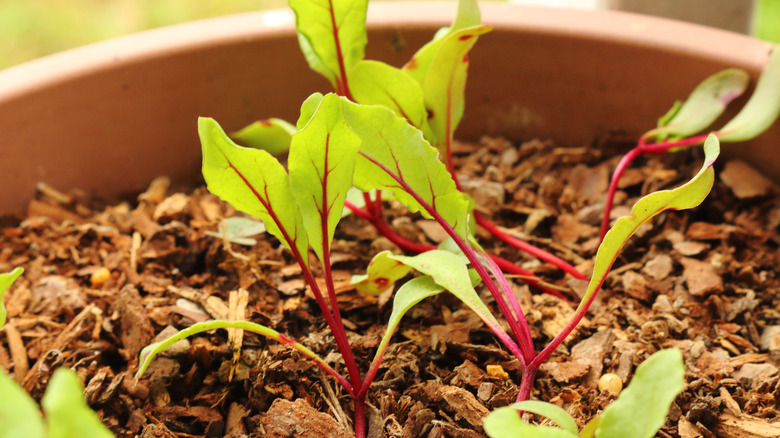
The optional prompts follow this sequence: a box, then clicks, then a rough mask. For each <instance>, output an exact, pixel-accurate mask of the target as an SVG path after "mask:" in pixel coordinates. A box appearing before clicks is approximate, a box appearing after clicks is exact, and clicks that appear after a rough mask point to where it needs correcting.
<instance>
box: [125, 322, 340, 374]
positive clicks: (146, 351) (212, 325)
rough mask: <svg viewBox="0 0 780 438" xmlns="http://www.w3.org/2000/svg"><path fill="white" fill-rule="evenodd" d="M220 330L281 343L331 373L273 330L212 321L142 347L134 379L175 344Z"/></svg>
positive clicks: (308, 352)
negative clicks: (242, 332) (194, 336)
mask: <svg viewBox="0 0 780 438" xmlns="http://www.w3.org/2000/svg"><path fill="white" fill-rule="evenodd" d="M220 328H235V329H241V330H246V331H249V332H252V333H257V334H258V335H261V336H265V337H266V338H269V339H273V340H275V341H278V342H281V343H283V344H287V345H289V346H291V347H293V348H295V349H296V350H298V352H300V353H301V354H303V355H304V356H306V357H308V358H309V359H312V360H313V361H314V362H315V363H317V365H319V366H320V367H321V368H323V369H325V370H331V371H332V369H331V368H330V365H328V364H327V363H326V362H325V361H324V360H323V359H322V358H320V357H319V356H317V354H316V353H314V352H313V351H311V350H310V349H308V348H306V346H305V345H303V344H301V343H299V342H295V341H293V340H291V339H290V338H288V337H286V336H284V335H283V334H281V333H279V332H277V331H276V330H274V329H271V328H268V327H266V326H264V325H261V324H256V323H253V322H249V321H223V320H214V321H206V322H199V323H197V324H193V325H191V326H189V327H187V328H186V329H184V330H180V331H179V332H178V333H176V334H174V335H172V336H171V337H169V338H168V339H166V340H164V341H161V342H155V343H154V344H149V345H147V346H146V347H144V348H143V350H141V353H140V354H139V361H138V372H136V374H135V378H136V379H139V378H141V376H143V375H144V373H145V372H146V369H147V368H149V365H150V364H151V362H152V360H153V359H154V357H155V356H157V355H158V354H160V353H162V352H164V351H165V350H167V349H169V348H171V346H172V345H173V344H175V343H176V342H178V341H180V340H182V339H185V338H188V337H190V336H193V335H196V334H198V333H203V332H207V331H209V330H215V329H220ZM334 372H335V371H334Z"/></svg>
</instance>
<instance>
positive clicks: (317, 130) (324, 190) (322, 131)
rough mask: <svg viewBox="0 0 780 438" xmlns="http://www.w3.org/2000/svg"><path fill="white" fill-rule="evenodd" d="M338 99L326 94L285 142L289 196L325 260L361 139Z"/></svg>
mask: <svg viewBox="0 0 780 438" xmlns="http://www.w3.org/2000/svg"><path fill="white" fill-rule="evenodd" d="M341 102H342V101H341V99H340V98H339V97H338V96H336V95H335V94H328V95H326V96H325V97H324V98H323V99H322V101H321V102H320V106H319V108H318V109H317V111H316V112H315V113H314V117H312V119H311V121H309V123H308V124H307V125H306V127H304V128H303V129H301V130H300V131H298V132H297V133H296V134H295V135H294V136H293V139H292V144H291V145H290V155H289V158H288V164H287V167H288V168H289V171H290V184H291V186H292V191H293V196H294V197H295V200H296V201H297V202H298V206H299V208H300V212H301V215H302V216H303V223H304V227H305V229H306V232H307V234H308V236H309V243H310V245H311V247H312V248H313V249H314V252H315V253H316V254H317V256H318V257H319V258H320V260H321V261H323V262H325V261H326V258H325V257H327V256H328V254H329V248H330V243H331V241H332V240H333V234H334V233H335V231H336V224H338V222H339V220H340V219H341V212H342V210H343V209H344V200H345V199H346V197H347V191H348V190H349V188H350V187H352V174H353V173H354V169H355V156H356V154H357V150H358V147H359V146H360V138H359V137H358V136H357V135H355V133H353V132H352V130H350V129H349V126H347V123H346V122H345V121H344V117H343V116H342V106H341Z"/></svg>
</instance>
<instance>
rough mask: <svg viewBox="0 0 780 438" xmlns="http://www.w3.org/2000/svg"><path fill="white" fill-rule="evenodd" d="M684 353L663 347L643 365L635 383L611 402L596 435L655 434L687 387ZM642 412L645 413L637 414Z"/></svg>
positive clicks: (635, 436) (646, 437) (642, 436)
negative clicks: (672, 405) (684, 376)
mask: <svg viewBox="0 0 780 438" xmlns="http://www.w3.org/2000/svg"><path fill="white" fill-rule="evenodd" d="M684 374H685V367H684V366H683V360H682V353H680V350H677V349H676V348H672V349H668V350H662V351H659V352H657V353H655V354H654V355H652V356H650V358H649V359H647V360H646V361H645V362H644V363H642V364H641V365H639V366H638V367H637V369H636V373H635V374H634V378H633V379H632V380H631V384H630V385H629V386H628V388H626V389H625V390H624V391H623V392H621V393H620V396H619V397H618V399H617V400H615V402H614V403H612V404H611V405H609V406H607V408H606V409H605V410H604V413H603V414H602V415H601V421H600V423H599V426H598V428H597V429H596V438H620V437H632V438H651V437H653V436H655V434H656V432H658V430H659V429H660V428H661V426H663V425H664V422H665V421H666V416H667V414H668V413H669V406H670V405H671V404H672V402H673V401H674V398H675V397H677V394H679V393H680V391H682V390H683V388H684V386H685V381H684V379H683V375H684ZM638 412H641V415H637V413H638Z"/></svg>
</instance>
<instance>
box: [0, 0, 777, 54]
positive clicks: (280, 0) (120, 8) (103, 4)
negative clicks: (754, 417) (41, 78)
mask: <svg viewBox="0 0 780 438" xmlns="http://www.w3.org/2000/svg"><path fill="white" fill-rule="evenodd" d="M450 1H454V0H450ZM499 1H512V2H515V3H523V4H537V5H545V6H563V7H575V8H585V9H588V8H616V9H625V4H628V3H630V2H628V1H627V0H499ZM729 1H730V2H733V3H735V4H739V5H740V7H742V8H746V9H747V10H748V11H749V10H750V9H751V1H750V0H729ZM624 3H625V4H624ZM633 3H637V2H636V1H634V2H633ZM662 3H663V4H662ZM668 3H672V4H674V5H676V6H675V7H674V8H670V6H669V5H668ZM637 4H641V5H644V6H642V9H641V12H643V13H649V14H653V15H656V14H659V15H663V16H668V17H677V18H680V17H684V16H690V15H691V14H690V12H691V11H690V9H691V8H692V7H693V6H694V2H688V1H687V0H679V1H672V0H665V2H660V1H659V0H642V1H640V2H639V3H637ZM703 4H704V7H707V3H706V2H705V3H703ZM286 5H287V0H0V69H3V68H6V67H9V66H12V65H15V64H19V63H21V62H24V61H28V60H30V59H35V58H39V57H41V56H44V55H48V54H51V53H55V52H59V51H62V50H65V49H69V48H71V47H76V46H81V45H84V44H89V43H92V42H95V41H100V40H104V39H108V38H112V37H116V36H119V35H124V34H127V33H132V32H137V31H140V30H144V29H150V28H154V27H159V26H164V25H168V24H175V23H182V22H185V21H191V20H197V19H201V18H208V17H215V16H219V15H227V14H234V13H240V12H248V11H254V10H260V9H270V8H279V7H286ZM664 5H666V6H664ZM653 8H655V9H658V11H654V10H653ZM676 9H680V11H678V10H676ZM752 9H753V12H754V14H755V15H754V17H753V20H752V21H753V32H754V33H755V34H756V35H758V36H760V37H762V38H765V39H769V40H774V41H780V0H755V5H754V7H753V8H752ZM625 10H634V11H636V9H630V8H629V9H625ZM694 12H696V11H694ZM700 12H704V11H700ZM670 13H671V15H668V14H670ZM724 13H728V12H724ZM696 15H701V14H700V13H694V16H696ZM743 15H745V16H746V17H749V15H750V13H749V12H748V13H746V14H743ZM703 24H709V25H712V23H710V22H707V21H705V22H703ZM740 26H742V25H740ZM747 30H748V26H747V23H745V24H744V30H743V31H747Z"/></svg>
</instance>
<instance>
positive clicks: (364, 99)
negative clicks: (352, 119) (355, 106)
mask: <svg viewBox="0 0 780 438" xmlns="http://www.w3.org/2000/svg"><path fill="white" fill-rule="evenodd" d="M350 91H351V92H352V98H353V99H354V100H355V102H357V103H360V104H363V105H381V106H384V107H386V108H390V109H391V110H393V112H394V113H395V114H396V115H398V116H399V117H403V118H405V119H406V120H407V121H408V122H409V123H411V124H412V125H414V126H415V127H417V128H421V127H422V126H423V123H424V122H425V119H426V112H425V105H424V103H423V90H422V87H421V86H420V84H419V83H418V82H417V81H415V80H414V78H413V77H412V76H411V75H410V74H409V73H407V72H406V71H404V70H401V69H398V68H395V67H392V66H389V65H387V64H385V63H383V62H378V61H360V62H358V63H357V64H355V67H353V68H352V71H351V73H350Z"/></svg>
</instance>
